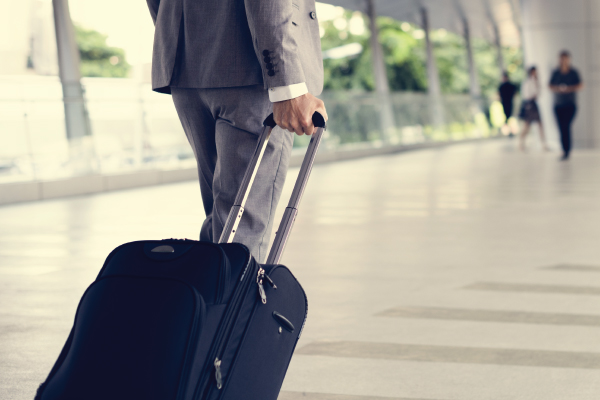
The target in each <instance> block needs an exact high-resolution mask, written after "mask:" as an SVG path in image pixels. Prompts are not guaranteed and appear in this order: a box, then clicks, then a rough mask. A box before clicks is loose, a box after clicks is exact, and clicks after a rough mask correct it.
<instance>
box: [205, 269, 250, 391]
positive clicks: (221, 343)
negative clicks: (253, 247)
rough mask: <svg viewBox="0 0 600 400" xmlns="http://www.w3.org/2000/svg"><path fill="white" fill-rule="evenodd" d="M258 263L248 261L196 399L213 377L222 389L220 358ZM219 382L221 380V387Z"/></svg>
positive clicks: (208, 385) (216, 337) (218, 335)
mask: <svg viewBox="0 0 600 400" xmlns="http://www.w3.org/2000/svg"><path fill="white" fill-rule="evenodd" d="M251 260H252V259H251ZM256 265H257V263H256V261H254V260H252V261H251V262H249V263H248V266H247V267H246V270H245V271H244V272H243V273H242V277H241V279H240V280H241V282H240V283H239V284H238V287H237V288H236V290H235V292H234V293H233V295H232V299H231V302H230V305H229V307H228V309H227V311H226V315H224V316H223V322H222V323H221V327H220V328H219V332H218V333H217V335H216V336H215V343H218V344H217V345H216V346H215V347H214V351H213V352H212V353H211V354H210V356H209V357H208V358H207V365H206V367H205V369H204V371H205V373H204V374H203V375H204V377H203V378H200V379H199V381H198V386H197V387H196V392H195V394H194V398H195V399H198V398H204V397H199V394H200V393H203V394H206V393H207V391H208V388H209V387H210V383H211V381H212V379H215V381H216V383H217V388H218V389H221V387H222V385H223V378H222V373H221V364H222V360H221V359H220V357H222V354H223V351H224V348H225V344H226V343H227V341H228V339H229V336H230V334H231V331H232V325H233V324H234V322H235V321H236V320H237V317H238V314H239V311H240V309H241V306H242V304H243V299H244V298H245V297H246V295H247V293H248V291H249V290H250V288H251V287H252V285H251V283H252V279H251V278H248V277H247V276H249V275H251V273H252V270H253V269H254V268H253V267H255V266H256ZM208 360H211V361H208ZM213 360H214V361H213ZM213 371H214V374H213ZM213 377H214V378H213ZM219 382H220V386H221V387H219Z"/></svg>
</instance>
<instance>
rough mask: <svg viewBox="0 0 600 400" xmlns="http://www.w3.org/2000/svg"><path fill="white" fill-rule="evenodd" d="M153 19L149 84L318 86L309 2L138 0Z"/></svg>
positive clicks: (316, 40) (314, 89)
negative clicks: (145, 4) (142, 0)
mask: <svg viewBox="0 0 600 400" xmlns="http://www.w3.org/2000/svg"><path fill="white" fill-rule="evenodd" d="M146 1H147V3H148V7H149V8H150V14H151V15H152V19H153V20H154V25H155V34H154V52H153V57H152V88H153V89H154V90H155V91H157V92H162V93H170V91H171V90H170V87H171V86H174V87H181V88H219V87H234V86H249V85H257V84H264V86H265V88H269V87H277V86H287V85H291V84H295V83H301V82H306V85H307V86H308V90H309V92H310V93H312V94H314V95H318V94H320V93H321V91H322V89H323V60H322V57H321V40H320V36H319V24H318V21H317V18H316V13H315V0H146Z"/></svg>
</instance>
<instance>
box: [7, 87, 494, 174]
mask: <svg viewBox="0 0 600 400" xmlns="http://www.w3.org/2000/svg"><path fill="white" fill-rule="evenodd" d="M83 85H84V87H85V89H86V99H87V109H88V111H89V115H90V119H91V125H92V136H91V137H88V138H84V140H85V141H87V142H86V143H83V144H82V146H83V147H82V148H83V150H82V152H80V154H79V157H80V158H81V157H83V158H84V159H85V160H86V161H87V162H88V163H87V168H80V167H78V166H77V163H76V162H75V161H74V158H75V157H76V155H74V152H73V148H72V144H69V142H68V140H67V138H66V134H65V122H64V108H63V103H62V91H61V86H60V82H59V81H58V79H57V78H56V77H29V76H28V77H21V78H13V77H0V143H2V145H1V146H0V183H6V182H15V181H28V180H53V179H60V178H65V177H70V176H74V175H82V174H86V173H97V174H116V173H125V172H129V171H137V170H143V169H156V168H158V169H183V168H193V167H194V166H195V160H194V157H193V153H192V150H191V148H190V146H189V144H188V142H187V139H186V137H185V134H184V133H183V130H182V128H181V124H180V122H179V118H178V116H177V113H176V111H175V108H174V106H173V103H172V100H171V97H170V96H166V95H162V94H157V93H153V92H152V91H151V88H150V85H149V84H140V83H139V82H136V81H134V80H129V79H107V78H86V79H84V80H83ZM321 97H322V99H323V100H324V101H325V103H326V106H327V111H328V114H329V123H328V130H327V131H326V133H325V135H324V140H323V147H324V150H325V151H341V150H342V149H344V148H346V147H352V146H388V145H402V144H414V143H422V142H427V141H449V140H460V139H465V138H473V137H482V136H486V135H488V134H489V128H488V124H487V122H486V120H485V116H483V114H482V113H481V112H479V111H478V110H477V109H476V108H474V107H473V105H472V103H471V100H470V98H469V96H468V95H452V96H446V97H445V98H444V103H445V110H446V111H445V112H446V115H445V121H446V125H444V126H437V127H436V126H433V125H432V123H431V121H430V114H431V113H430V109H429V107H430V104H429V99H428V97H427V95H426V94H422V93H393V94H391V95H390V96H389V97H388V98H387V99H386V100H382V99H381V98H379V97H378V96H377V95H375V94H372V93H353V92H325V93H323V95H322V96H321ZM386 101H387V103H386ZM386 104H387V107H388V109H389V107H391V110H392V114H393V119H394V125H393V127H392V128H391V129H390V128H389V127H388V129H387V130H385V129H383V126H382V118H381V115H382V112H383V109H384V107H386ZM307 143H308V139H307V138H305V137H297V138H296V140H295V143H294V145H295V146H296V147H302V146H306V145H307ZM80 161H81V160H80Z"/></svg>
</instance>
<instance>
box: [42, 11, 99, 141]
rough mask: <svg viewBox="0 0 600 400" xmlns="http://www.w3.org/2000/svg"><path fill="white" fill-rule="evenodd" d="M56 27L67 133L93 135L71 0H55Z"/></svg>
mask: <svg viewBox="0 0 600 400" xmlns="http://www.w3.org/2000/svg"><path fill="white" fill-rule="evenodd" d="M52 5H53V8H54V28H55V30H56V44H57V49H58V69H59V75H60V81H61V83H62V87H63V99H64V104H65V125H66V128H67V137H68V138H69V140H70V141H71V140H72V139H75V138H80V137H83V136H90V135H91V133H92V132H91V128H90V121H89V117H88V114H87V110H86V105H85V98H84V93H83V88H82V86H81V73H80V71H79V63H80V60H79V49H78V47H77V43H76V42H75V29H74V28H73V22H72V21H71V14H70V13H69V2H68V0H52Z"/></svg>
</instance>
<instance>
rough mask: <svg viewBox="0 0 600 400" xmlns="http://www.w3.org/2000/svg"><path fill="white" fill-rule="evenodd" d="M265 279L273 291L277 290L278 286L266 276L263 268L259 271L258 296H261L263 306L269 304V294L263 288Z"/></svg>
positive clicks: (257, 275)
mask: <svg viewBox="0 0 600 400" xmlns="http://www.w3.org/2000/svg"><path fill="white" fill-rule="evenodd" d="M263 279H266V280H267V282H269V285H271V287H272V288H273V289H277V285H275V282H273V279H271V277H270V276H269V275H267V274H266V272H265V270H264V269H263V267H260V268H259V269H258V274H256V284H257V285H258V295H259V296H260V300H261V301H262V303H263V304H267V293H266V292H265V288H264V286H263Z"/></svg>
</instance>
